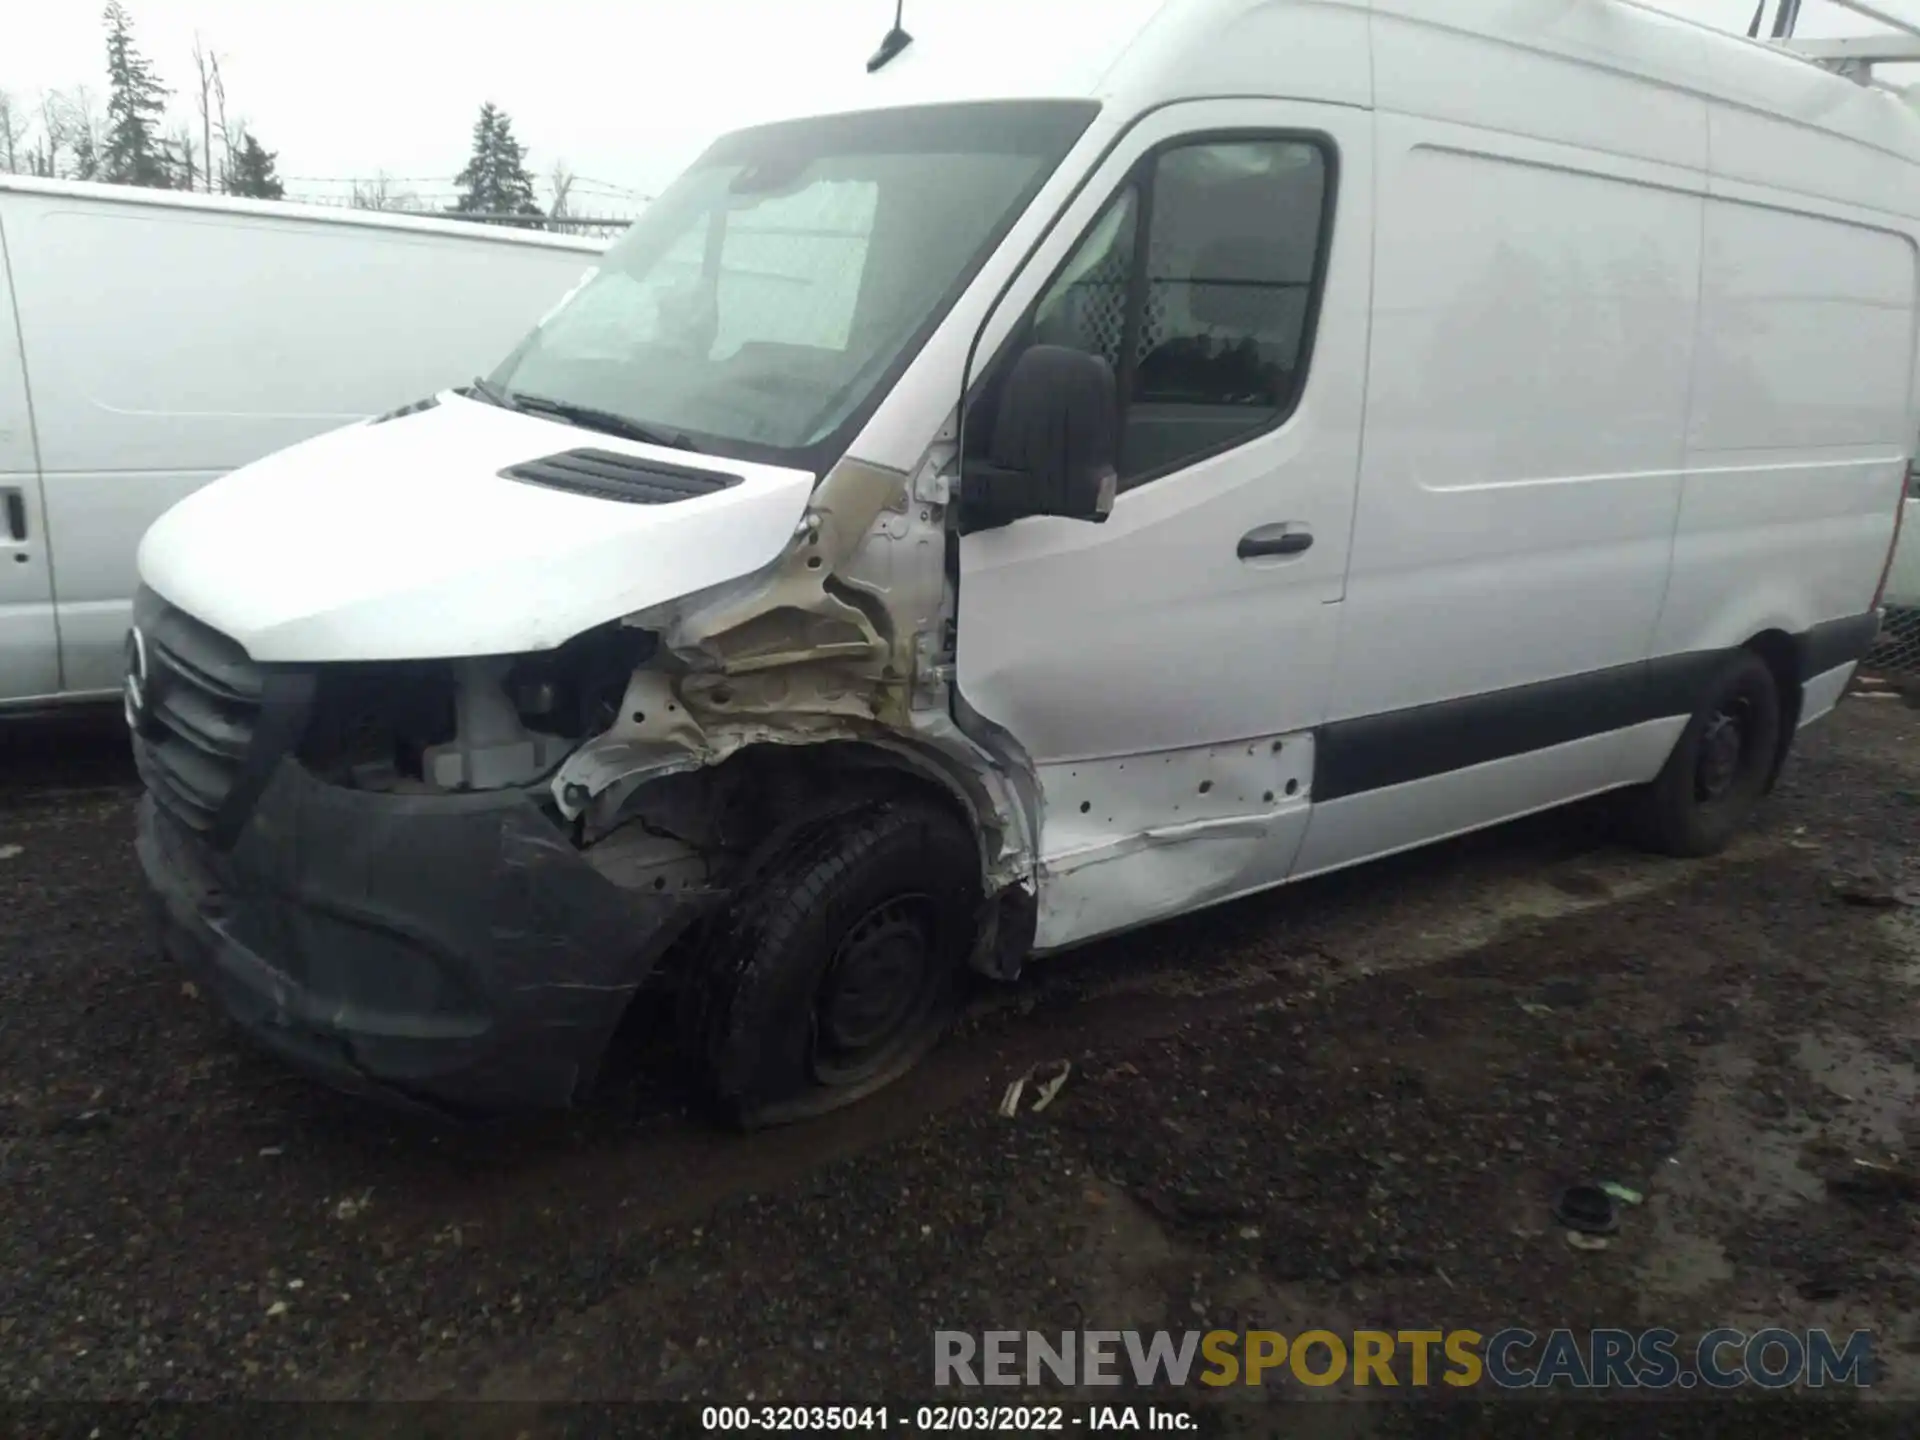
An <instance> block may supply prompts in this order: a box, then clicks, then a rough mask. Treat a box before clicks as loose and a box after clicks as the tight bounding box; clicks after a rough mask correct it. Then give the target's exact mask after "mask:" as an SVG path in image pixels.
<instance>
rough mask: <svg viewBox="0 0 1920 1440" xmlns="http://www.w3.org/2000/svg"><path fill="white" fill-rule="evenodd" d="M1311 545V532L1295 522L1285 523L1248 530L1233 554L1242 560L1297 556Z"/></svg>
mask: <svg viewBox="0 0 1920 1440" xmlns="http://www.w3.org/2000/svg"><path fill="white" fill-rule="evenodd" d="M1296 526H1297V528H1296ZM1312 544H1313V532H1312V531H1311V530H1308V529H1307V528H1306V527H1305V526H1304V525H1297V522H1295V521H1286V522H1283V523H1282V524H1279V525H1262V526H1261V527H1260V528H1259V529H1258V530H1249V531H1248V532H1247V533H1246V534H1244V535H1242V536H1241V537H1240V548H1239V549H1238V550H1237V551H1236V552H1235V553H1236V554H1237V555H1239V557H1240V558H1241V559H1242V560H1260V559H1264V558H1267V557H1270V556H1275V555H1298V554H1299V553H1300V552H1301V551H1303V550H1305V549H1307V548H1308V547H1310V546H1311V545H1312Z"/></svg>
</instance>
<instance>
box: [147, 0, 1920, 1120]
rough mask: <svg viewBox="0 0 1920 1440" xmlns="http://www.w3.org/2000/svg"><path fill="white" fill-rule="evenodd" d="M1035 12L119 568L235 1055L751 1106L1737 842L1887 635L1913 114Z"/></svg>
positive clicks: (1143, 1) (717, 161) (1828, 80)
mask: <svg viewBox="0 0 1920 1440" xmlns="http://www.w3.org/2000/svg"><path fill="white" fill-rule="evenodd" d="M1067 11H1068V7H1048V6H1044V5H1034V4H1032V3H1031V0H970V3H967V4H959V3H955V4H952V5H949V6H947V7H945V8H937V7H935V6H933V5H928V6H926V7H924V13H923V14H917V15H916V17H915V19H914V34H913V36H912V38H911V39H909V38H908V37H907V36H905V35H904V34H902V33H900V32H899V31H897V30H896V31H895V32H894V34H893V35H891V36H890V37H889V38H888V40H887V42H886V43H885V44H883V46H882V48H881V50H880V51H879V53H878V54H876V56H875V57H874V61H873V62H872V66H871V68H872V69H873V70H874V71H875V72H876V73H871V74H867V75H862V74H861V73H860V71H859V64H860V61H861V59H863V58H864V57H863V56H859V55H855V56H849V57H846V63H845V64H844V65H843V66H841V67H840V68H837V69H834V70H832V71H831V72H829V73H826V74H824V75H822V77H821V86H822V100H821V104H820V107H819V109H818V111H817V112H816V113H803V114H800V115H798V116H795V117H792V118H788V119H784V120H780V121H777V122H774V123H769V124H765V125H759V126H755V127H752V128H748V129H743V130H740V131H737V132H735V133H733V134H731V135H728V136H726V137H724V138H722V139H721V140H719V141H718V142H716V143H715V144H714V145H713V147H712V148H711V149H709V150H708V151H707V153H706V154H705V155H703V156H702V157H701V158H700V159H699V160H698V161H696V162H695V163H694V164H693V166H692V167H691V168H690V169H689V170H688V171H687V172H686V173H685V174H684V175H682V176H681V177H680V178H679V179H678V180H676V181H675V182H674V183H673V185H672V186H671V187H669V188H668V189H667V190H666V191H665V192H664V193H663V194H662V195H661V196H660V197H659V198H658V199H657V200H655V201H654V202H653V203H652V204H651V205H650V206H649V207H648V209H647V211H646V213H645V214H644V215H643V216H641V218H640V220H639V221H638V223H636V224H635V225H634V227H633V228H632V229H631V230H630V231H629V232H628V233H627V234H626V235H625V236H624V237H623V238H622V239H621V240H619V241H618V242H617V243H616V244H614V245H613V246H612V247H610V248H609V250H608V252H607V254H606V256H605V257H604V259H603V261H602V263H601V265H600V267H599V270H598V273H597V274H596V275H595V277H594V278H593V279H592V280H591V281H590V282H589V283H588V284H586V285H585V286H584V287H583V288H581V289H580V290H579V291H577V292H576V293H575V294H573V295H572V296H571V297H570V298H569V299H568V300H567V302H566V303H565V304H564V305H563V306H561V307H560V308H559V309H558V310H557V311H556V313H555V314H554V315H553V316H552V317H551V318H550V319H549V320H548V321H547V322H546V323H544V324H542V325H541V326H539V327H538V328H536V329H534V330H533V331H531V332H530V333H529V334H528V335H527V337H526V339H525V340H524V341H523V342H522V343H521V344H520V345H518V346H517V347H515V348H514V349H513V350H512V351H511V352H510V353H508V354H507V355H506V356H505V358H504V359H503V361H502V362H501V363H500V364H499V365H498V366H497V367H496V368H495V369H493V370H492V371H491V372H490V373H489V375H488V376H487V379H486V383H484V384H481V385H476V386H472V387H469V388H468V389H467V390H466V391H464V392H462V393H457V394H456V393H451V392H449V393H446V394H443V395H442V396H440V397H439V398H438V401H437V403H436V404H435V405H434V406H433V407H432V408H431V409H426V410H420V411H417V412H416V413H413V414H409V415H407V416H405V417H403V418H401V419H397V420H394V421H392V422H390V423H388V424H384V425H377V426H361V427H355V428H352V429H348V430H342V431H339V432H336V433H334V434H332V435H327V436H322V437H319V438H317V439H315V440H312V441H309V442H307V443H306V444H304V445H300V446H296V447H294V448H292V449H289V450H286V451H283V452H282V453H280V454H277V455H274V456H271V457H269V458H267V459H265V460H262V461H260V462H258V463H257V464H254V465H251V466H249V467H247V468H246V469H245V470H243V471H241V472H239V473H236V474H234V475H231V476H229V477H227V478H226V479H224V480H222V481H220V482H219V483H218V484H216V485H213V486H210V487H208V488H207V489H206V490H204V491H202V492H201V493H199V494H197V495H195V496H193V497H191V498H190V499H188V500H187V501H185V502H184V503H182V504H181V505H179V506H178V507H176V508H175V509H174V510H173V511H172V512H171V513H169V514H168V515H167V516H166V517H165V518H164V519H162V520H161V521H160V522H159V523H158V524H157V525H155V526H154V528H153V529H152V531H151V532H149V534H148V536H147V538H146V541H145V542H144V544H143V545H142V547H141V552H140V571H141V578H142V581H143V582H144V588H143V590H142V592H141V594H140V596H139V599H138V601H137V603H136V619H137V628H136V630H135V631H134V636H135V643H134V644H133V645H132V646H131V647H130V650H131V654H130V668H129V672H128V675H127V682H126V696H127V714H128V719H129V722H130V724H131V726H132V728H133V732H134V753H135V756H136V758H137V760H138V762H139V765H140V769H141V774H142V776H143V778H144V781H145V783H146V786H147V795H146V796H145V797H144V798H143V800H142V802H141V809H140V821H139V842H138V848H139V854H140V859H141V863H142V866H143V869H144V872H145V874H146V877H147V880H148V883H149V885H150V886H151V888H152V890H153V891H154V893H155V894H156V896H157V897H158V900H159V909H160V911H161V913H162V915H163V917H164V921H163V924H164V932H163V933H164V936H165V943H166V947H167V949H168V951H169V952H170V953H172V954H173V955H175V956H176V957H178V958H179V959H180V961H181V962H182V963H183V964H184V965H186V966H187V967H189V968H190V970H191V971H192V973H194V974H195V975H196V976H198V977H199V978H200V980H201V983H202V986H203V988H205V989H206V990H207V991H208V993H209V994H217V995H218V996H219V997H220V999H221V1000H222V1002H223V1003H224V1004H225V1005H226V1006H227V1008H228V1009H229V1010H230V1011H231V1012H232V1013H233V1014H234V1015H235V1016H237V1017H238V1018H239V1020H240V1021H241V1023H242V1024H243V1025H244V1026H245V1027H246V1028H247V1029H248V1030H249V1031H250V1032H251V1033H253V1034H254V1035H255V1036H257V1037H258V1038H259V1039H260V1040H262V1041H263V1042H265V1043H266V1044H268V1045H269V1046H271V1047H272V1048H274V1049H275V1050H277V1051H278V1052H279V1053H280V1054H282V1055H284V1056H285V1057H287V1058H288V1059H289V1060H290V1061H292V1062H293V1063H295V1064H297V1065H300V1066H302V1067H304V1068H306V1069H308V1070H310V1071H312V1072H314V1073H316V1074H320V1075H323V1076H325V1077H327V1078H328V1079H330V1080H332V1081H334V1082H335V1083H337V1084H341V1085H343V1086H347V1087H350V1088H354V1089H359V1090H363V1091H367V1092H370V1093H377V1094H382V1095H385V1096H387V1097H389V1098H394V1099H397V1100H400V1101H402V1102H410V1103H428V1104H433V1105H437V1106H442V1107H448V1108H465V1107H488V1108H491V1107H494V1106H499V1105H506V1104H523V1103H534V1104H566V1103H569V1102H572V1101H574V1100H577V1099H579V1098H581V1097H583V1096H585V1095H587V1094H589V1093H591V1091H592V1088H593V1086H594V1084H595V1083H596V1081H597V1079H598V1078H599V1077H601V1076H603V1075H604V1074H606V1073H607V1069H608V1066H609V1065H610V1064H612V1065H615V1066H617V1064H618V1062H620V1060H621V1058H622V1056H623V1054H625V1053H627V1047H628V1045H629V1044H630V1042H632V1041H633V1040H634V1038H635V1037H636V1036H637V1035H641V1034H644V1033H646V1031H645V1027H644V1025H640V1024H639V1022H638V1021H637V1020H636V1017H637V1016H645V1015H656V1014H657V1016H659V1017H661V1018H662V1019H663V1020H664V1021H665V1022H666V1023H669V1024H671V1025H672V1026H674V1027H676V1028H677V1031H678V1033H679V1035H680V1037H681V1039H682V1040H683V1042H684V1044H685V1047H686V1050H687V1052H688V1053H689V1054H690V1055H691V1056H693V1057H694V1058H695V1060H696V1061H697V1063H698V1064H699V1065H700V1066H701V1067H702V1071H703V1074H704V1077H705V1080H706V1083H707V1085H708V1086H709V1088H710V1090H711V1092H712V1093H713V1095H714V1096H715V1097H716V1098H717V1099H718V1100H719V1101H720V1102H721V1103H722V1104H723V1105H724V1106H725V1107H726V1108H727V1109H728V1110H730V1111H731V1112H732V1113H733V1114H734V1115H736V1116H737V1117H739V1118H742V1119H747V1120H750V1121H767V1120H772V1119H786V1118H792V1117H794V1116H797V1115H801V1114H806V1113H810V1112H814V1111H818V1110H821V1109H825V1108H829V1107H831V1106H834V1105H838V1104H843V1103H846V1102H847V1101H848V1100H850V1099H852V1098H854V1097H857V1096H859V1095H862V1094H865V1093H867V1092H868V1091H871V1090H872V1089H874V1088H875V1087H876V1086H879V1085H882V1084H885V1083H886V1082H888V1081H889V1080H891V1079H892V1078H893V1077H895V1076H897V1075H899V1074H900V1073H901V1072H902V1071H903V1070H904V1069H905V1068H906V1067H908V1066H910V1065H911V1064H913V1063H914V1061H915V1059H916V1058H917V1057H918V1056H919V1055H921V1054H922V1053H923V1052H924V1051H925V1049H926V1047H927V1045H928V1044H930V1043H931V1041H932V1040H933V1038H934V1037H935V1036H937V1035H938V1034H939V1033H940V1028H941V1026H942V1024H943V1022H944V1021H945V1020H946V1019H947V1017H948V1016H950V1015H951V1014H952V1013H953V1009H954V996H955V983H956V979H957V976H958V975H959V974H961V973H963V972H964V971H966V970H967V969H968V968H969V967H971V968H973V969H975V970H979V971H983V972H985V973H987V974H990V975H994V976H1000V977H1005V976H1009V975H1012V974H1013V973H1015V972H1016V971H1017V970H1018V969H1019V967H1020V966H1021V965H1022V963H1023V962H1024V961H1025V959H1026V957H1027V956H1029V955H1031V954H1044V953H1047V952H1054V951H1060V950H1063V949H1066V948H1068V947H1070V946H1075V945H1079V944H1082V943H1084V942H1086V941H1089V940H1092V939H1095V938H1097V937H1099V936H1103V935H1110V934H1113V933H1115V932H1117V931H1121V930H1125V929H1128V928H1130V927H1133V926H1138V925H1144V924H1147V923H1150V922H1153V921H1156V920H1160V919H1163V918H1165V917H1167V916H1171V915H1177V914H1180V913H1183V912H1186V911H1191V910H1195V909H1197V908H1199V907H1201V906H1206V905H1212V904H1216V903H1219V902H1222V901H1226V900H1230V899H1232V898H1234V897H1235V896H1240V895H1246V894H1250V893H1252V892H1255V891H1258V890H1262V889H1265V888H1268V887H1270V886H1274V885H1279V884H1282V883H1286V882H1290V881H1293V880H1298V879H1300V878H1302V877H1305V876H1310V875H1316V874H1321V873H1324V872H1326V871H1330V870H1334V869H1337V868H1340V867H1343V866H1348V865H1353V864H1356V863H1358V862H1361V861H1365V860H1369V859H1372V858H1374V857H1377V856H1382V855H1388V854H1391V853H1393V852H1395V851H1399V850H1404V849H1408V848H1410V847H1413V846H1416V845H1423V844H1427V843H1430V842H1432V841H1436V840H1440V839H1444V838H1446V837H1448V836H1452V835H1457V834H1460V833H1462V832H1464V831H1468V830H1472V829H1475V828H1477V827H1480V826H1486V825H1493V824H1497V823H1499V822H1501V821H1504V820H1508V819H1511V818H1513V817H1515V816H1518V815H1522V814H1526V813H1528V812H1531V811H1536V810H1541V809H1545V808H1548V807H1551V806H1556V805H1560V804H1564V803H1566V802H1569V801H1573V800H1577V799H1580V798H1582V797H1585V796H1589V795H1595V794H1598V793H1600V792H1603V791H1620V792H1622V793H1623V796H1624V797H1626V798H1627V799H1628V800H1629V802H1630V803H1629V804H1628V805H1627V806H1626V808H1627V810H1628V811H1629V813H1630V814H1631V815H1632V817H1633V819H1634V822H1635V825H1634V828H1635V831H1636V833H1637V834H1638V835H1639V836H1640V837H1641V838H1642V839H1643V840H1644V841H1645V843H1647V844H1648V845H1650V846H1652V847H1654V848H1657V849H1659V850H1662V851H1665V852H1668V853H1674V854H1680V855H1701V854H1707V853H1710V852H1712V851H1714V850H1716V849H1718V848H1720V847H1722V846H1724V845H1726V844H1727V843H1728V841H1729V840H1730V839H1731V838H1732V837H1733V836H1734V834H1735V833H1736V832H1737V829H1738V827H1739V826H1740V825H1741V824H1743V823H1744V822H1745V821H1746V820H1747V819H1748V818H1749V817H1750V816H1751V815H1752V814H1753V812H1754V810H1755V808H1756V806H1758V805H1759V804H1760V802H1761V801H1762V799H1763V797H1764V796H1765V795H1766V793H1767V791H1768V790H1769V789H1770V788H1771V787H1772V785H1773V783H1774V779H1775V776H1776V775H1777V774H1778V772H1779V767H1780V766H1781V764H1782V763H1783V762H1784V761H1785V759H1786V756H1787V752H1788V749H1789V747H1790V745H1791V744H1792V741H1793V737H1794V735H1795V734H1796V733H1797V732H1798V730H1799V729H1800V728H1801V727H1803V726H1805V725H1807V724H1809V723H1810V722H1813V721H1815V720H1817V719H1818V718H1819V717H1821V716H1823V715H1825V714H1826V713H1827V712H1829V711H1830V710H1831V709H1832V708H1833V707H1834V704H1835V703H1836V701H1838V700H1839V698H1840V696H1841V694H1842V692H1843V691H1844V690H1845V688H1846V685H1847V682H1848V679H1849V678H1850V676H1851V675H1852V672H1853V670H1854V667H1855V665H1856V663H1857V662H1858V660H1859V659H1860V657H1861V656H1862V655H1863V654H1864V653H1866V650H1867V648H1868V646H1869V645H1870V643H1871V642H1872V639H1873V636H1874V633H1875V629H1876V622H1877V615H1876V609H1877V605H1878V596H1877V594H1876V585H1877V584H1878V583H1879V581H1880V580H1881V578H1882V577H1883V575H1884V572H1885V567H1886V564H1887V561H1888V559H1889V556H1890V552H1891V550H1892V545H1893V539H1894V528H1895V517H1896V512H1897V507H1898V506H1899V505H1900V504H1901V496H1902V493H1903V486H1904V482H1905V476H1906V474H1907V469H1908V465H1909V462H1910V460H1911V458H1912V456H1913V448H1914V439H1915V435H1916V433H1917V432H1920V396H1917V394H1916V375H1915V353H1916V326H1917V324H1920V292H1917V291H1916V277H1917V276H1920V266H1917V265H1916V255H1917V254H1920V243H1917V242H1920V114H1916V112H1915V111H1914V110H1913V109H1912V108H1911V107H1910V106H1909V105H1907V104H1906V103H1904V102H1903V101H1902V100H1900V99H1898V98H1896V97H1895V96H1892V95H1889V94H1886V93H1883V92H1881V91H1879V90H1876V89H1871V88H1868V87H1866V86H1862V85H1859V84H1856V83H1854V82H1853V81H1852V80H1849V79H1844V78H1841V77H1839V76H1837V75H1835V74H1832V73H1829V72H1828V71H1826V70H1823V69H1821V68H1819V67H1817V66H1816V65H1815V64H1813V63H1811V62H1810V61H1809V60H1807V59H1804V58H1800V57H1796V56H1793V55H1789V54H1786V53H1782V52H1781V51H1780V50H1779V49H1777V48H1773V47H1769V46H1767V45H1764V44H1760V43H1756V42H1753V41H1748V40H1744V39H1740V38H1736V37H1733V36H1729V35H1726V34H1722V33H1719V32H1716V31H1713V30H1710V29H1707V28H1705V27H1702V26H1697V25H1692V24H1688V23H1686V22H1683V21H1680V20H1677V19H1674V18H1672V17H1670V16H1667V15H1664V14H1662V13H1660V12H1658V11H1656V10H1653V9H1650V8H1647V7H1645V6H1641V5H1635V4H1629V3H1626V0H1447V3H1444V4H1442V3H1437V0H1319V3H1313V4H1306V3H1295V0H1109V3H1107V4H1106V5H1104V6H1101V7H1097V8H1095V9H1091V10H1090V9H1088V8H1086V7H1073V8H1072V11H1071V14H1068V13H1067ZM1049 27H1051V33H1049ZM365 343H366V344H368V345H369V346H378V345H379V344H381V343H382V339H381V337H380V336H378V335H375V336H369V337H368V338H367V339H366V341H365ZM656 1007H657V1008H656Z"/></svg>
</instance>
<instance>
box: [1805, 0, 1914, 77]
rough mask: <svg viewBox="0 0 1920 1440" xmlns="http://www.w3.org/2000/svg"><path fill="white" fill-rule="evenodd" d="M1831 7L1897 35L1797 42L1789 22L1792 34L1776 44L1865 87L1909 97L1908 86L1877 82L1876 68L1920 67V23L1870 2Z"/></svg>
mask: <svg viewBox="0 0 1920 1440" xmlns="http://www.w3.org/2000/svg"><path fill="white" fill-rule="evenodd" d="M1829 3H1830V4H1834V5H1838V6H1839V7H1840V8H1841V9H1843V10H1851V11H1852V12H1853V13H1854V14H1856V15H1858V16H1860V17H1861V18H1862V19H1866V20H1872V21H1874V22H1875V23H1876V24H1880V25H1884V26H1886V27H1887V29H1888V30H1889V31H1892V32H1895V33H1892V34H1887V33H1882V34H1878V35H1849V36H1847V37H1845V38H1844V39H1837V40H1796V39H1794V38H1793V36H1792V29H1791V22H1789V26H1788V33H1787V34H1786V35H1785V36H1782V37H1776V38H1775V39H1774V41H1773V43H1774V44H1776V45H1778V46H1780V47H1781V48H1782V49H1783V50H1787V51H1790V52H1792V53H1793V54H1795V55H1798V56H1800V57H1801V58H1803V59H1806V60H1811V61H1813V62H1814V63H1815V64H1816V65H1821V66H1824V67H1825V68H1826V69H1828V70H1832V71H1833V72H1834V73H1836V74H1839V75H1844V76H1846V77H1847V78H1848V79H1849V80H1856V81H1858V82H1859V83H1860V84H1862V85H1873V86H1876V87H1878V88H1879V89H1882V90H1892V91H1895V92H1896V93H1900V94H1906V93H1908V87H1906V86H1903V85H1892V84H1887V83H1885V82H1883V81H1880V80H1878V79H1876V78H1875V76H1874V73H1873V67H1874V66H1875V65H1913V64H1920V22H1915V21H1912V20H1903V19H1901V18H1900V17H1899V16H1898V15H1892V14H1889V13H1888V12H1887V11H1886V10H1884V9H1882V8H1881V7H1880V6H1879V5H1873V4H1868V3H1866V0H1829ZM1795 9H1796V10H1797V9H1798V7H1797V6H1796V7H1795Z"/></svg>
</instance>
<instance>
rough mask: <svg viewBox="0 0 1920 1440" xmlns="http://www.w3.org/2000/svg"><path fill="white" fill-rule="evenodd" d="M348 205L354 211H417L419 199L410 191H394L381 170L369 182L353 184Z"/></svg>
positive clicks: (363, 181) (358, 181) (390, 182)
mask: <svg viewBox="0 0 1920 1440" xmlns="http://www.w3.org/2000/svg"><path fill="white" fill-rule="evenodd" d="M349 203H350V204H352V206H353V208H354V209H356V210H418V209H419V208H420V197H419V196H418V195H415V194H414V193H413V192H412V191H411V190H396V189H394V188H393V182H392V181H391V180H390V179H388V178H387V172H386V171H384V170H381V171H378V172H376V173H375V175H374V177H373V178H372V179H371V180H356V181H354V182H353V199H352V200H351V201H350V202H349Z"/></svg>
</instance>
